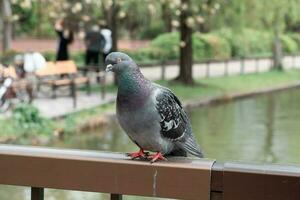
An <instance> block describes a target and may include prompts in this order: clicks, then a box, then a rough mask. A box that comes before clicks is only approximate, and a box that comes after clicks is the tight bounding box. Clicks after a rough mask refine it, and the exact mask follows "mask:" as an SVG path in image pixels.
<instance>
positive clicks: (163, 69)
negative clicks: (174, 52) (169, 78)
mask: <svg viewBox="0 0 300 200" xmlns="http://www.w3.org/2000/svg"><path fill="white" fill-rule="evenodd" d="M165 76H166V62H165V61H164V60H163V61H162V62H161V80H165V79H166V77H165Z"/></svg>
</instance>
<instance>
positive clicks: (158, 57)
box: [126, 47, 166, 64]
mask: <svg viewBox="0 0 300 200" xmlns="http://www.w3.org/2000/svg"><path fill="white" fill-rule="evenodd" d="M126 53H127V54H128V55H129V56H130V57H132V58H133V59H134V60H135V61H136V62H138V63H143V64H155V63H158V62H160V61H163V60H164V59H166V52H165V51H163V50H162V49H160V48H155V47H147V48H142V49H139V50H138V51H127V52H126ZM158 64H159V63H158Z"/></svg>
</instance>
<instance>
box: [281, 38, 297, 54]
mask: <svg viewBox="0 0 300 200" xmlns="http://www.w3.org/2000/svg"><path fill="white" fill-rule="evenodd" d="M280 39H281V42H282V48H283V52H285V53H295V52H297V51H298V45H297V42H296V41H294V40H293V39H292V38H291V37H289V36H288V35H281V36H280Z"/></svg>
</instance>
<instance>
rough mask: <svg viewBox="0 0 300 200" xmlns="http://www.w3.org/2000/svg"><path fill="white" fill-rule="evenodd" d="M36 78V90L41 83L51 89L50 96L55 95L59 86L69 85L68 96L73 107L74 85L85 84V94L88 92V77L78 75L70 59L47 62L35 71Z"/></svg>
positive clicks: (74, 105) (74, 104) (74, 101)
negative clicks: (71, 99)
mask: <svg viewBox="0 0 300 200" xmlns="http://www.w3.org/2000/svg"><path fill="white" fill-rule="evenodd" d="M35 74H36V76H37V78H38V85H37V90H38V91H39V90H40V87H41V85H44V86H49V87H51V89H52V98H56V97H57V93H56V90H57V88H59V87H63V86H69V88H70V96H71V97H72V98H73V107H76V103H77V102H76V99H77V98H76V97H77V96H76V87H77V85H84V84H85V85H86V87H87V94H90V92H91V90H90V80H89V78H88V77H84V76H80V75H79V73H78V71H77V67H76V64H75V63H74V61H72V60H68V61H57V62H47V66H46V67H45V68H42V69H39V70H37V71H36V72H35Z"/></svg>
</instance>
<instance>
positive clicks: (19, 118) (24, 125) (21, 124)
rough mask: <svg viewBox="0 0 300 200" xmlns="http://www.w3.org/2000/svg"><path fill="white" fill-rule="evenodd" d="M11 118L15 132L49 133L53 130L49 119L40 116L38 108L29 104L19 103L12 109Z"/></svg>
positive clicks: (26, 133) (27, 133)
mask: <svg viewBox="0 0 300 200" xmlns="http://www.w3.org/2000/svg"><path fill="white" fill-rule="evenodd" d="M12 119H13V122H14V127H15V128H16V130H17V132H19V133H22V134H25V135H29V134H33V135H34V134H51V133H52V132H53V127H52V123H51V121H50V120H48V119H46V118H44V117H42V116H41V115H40V113H39V110H38V109H37V108H36V107H34V106H32V105H29V104H19V105H18V106H16V107H15V108H14V109H13V115H12Z"/></svg>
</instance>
